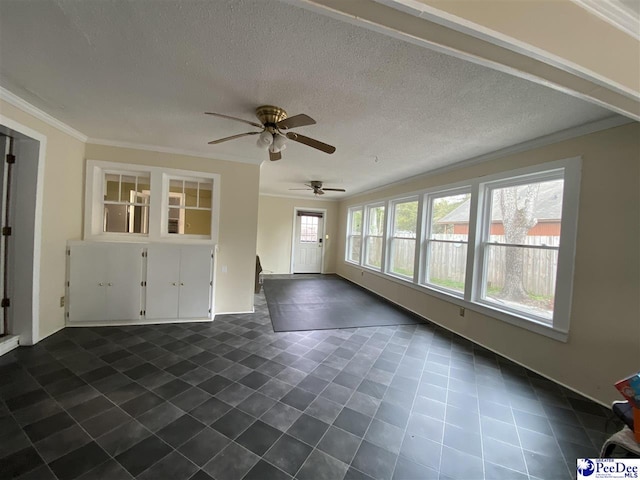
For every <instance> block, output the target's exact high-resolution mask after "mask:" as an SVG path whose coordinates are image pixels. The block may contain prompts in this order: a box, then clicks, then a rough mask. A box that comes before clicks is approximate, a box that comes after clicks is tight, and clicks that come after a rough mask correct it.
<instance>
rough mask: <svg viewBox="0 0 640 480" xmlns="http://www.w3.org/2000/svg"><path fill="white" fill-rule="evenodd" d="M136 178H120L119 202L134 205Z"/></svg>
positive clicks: (126, 176)
mask: <svg viewBox="0 0 640 480" xmlns="http://www.w3.org/2000/svg"><path fill="white" fill-rule="evenodd" d="M135 193H136V177H135V176H133V175H122V177H120V201H121V202H131V203H134V202H135V200H136V194H135Z"/></svg>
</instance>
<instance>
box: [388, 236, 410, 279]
mask: <svg viewBox="0 0 640 480" xmlns="http://www.w3.org/2000/svg"><path fill="white" fill-rule="evenodd" d="M415 251H416V241H415V239H411V238H394V239H393V241H392V243H391V267H390V268H391V271H392V272H393V273H395V274H396V275H402V276H405V277H413V259H414V256H415Z"/></svg>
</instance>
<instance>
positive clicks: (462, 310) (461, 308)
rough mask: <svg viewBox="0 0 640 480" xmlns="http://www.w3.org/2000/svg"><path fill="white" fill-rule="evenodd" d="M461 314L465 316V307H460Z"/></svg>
mask: <svg viewBox="0 0 640 480" xmlns="http://www.w3.org/2000/svg"><path fill="white" fill-rule="evenodd" d="M460 316H461V317H464V307H460Z"/></svg>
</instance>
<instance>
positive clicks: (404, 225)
mask: <svg viewBox="0 0 640 480" xmlns="http://www.w3.org/2000/svg"><path fill="white" fill-rule="evenodd" d="M417 223H418V201H417V200H416V201H415V202H404V203H397V204H396V205H395V208H394V214H393V236H394V237H404V238H416V225H417Z"/></svg>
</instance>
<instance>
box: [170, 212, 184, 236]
mask: <svg viewBox="0 0 640 480" xmlns="http://www.w3.org/2000/svg"><path fill="white" fill-rule="evenodd" d="M167 233H184V209H182V208H170V209H169V218H168V224H167Z"/></svg>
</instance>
